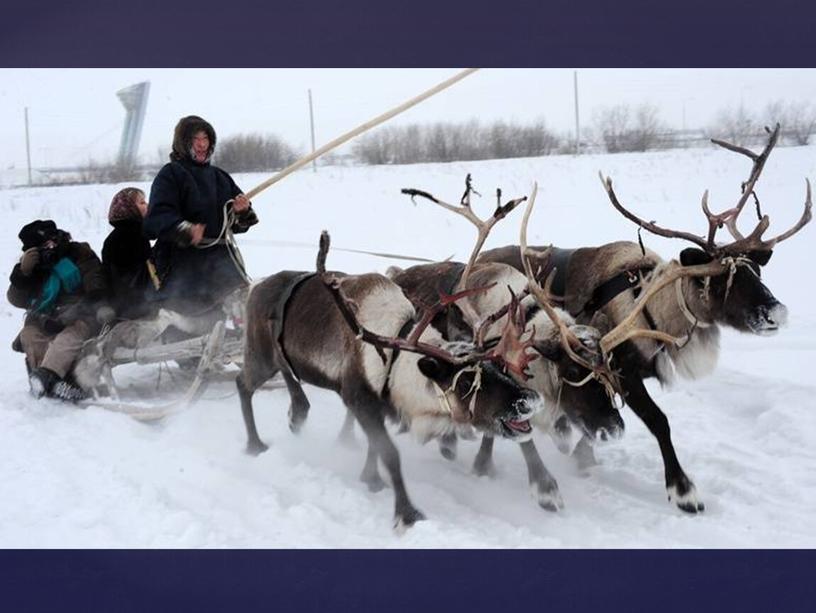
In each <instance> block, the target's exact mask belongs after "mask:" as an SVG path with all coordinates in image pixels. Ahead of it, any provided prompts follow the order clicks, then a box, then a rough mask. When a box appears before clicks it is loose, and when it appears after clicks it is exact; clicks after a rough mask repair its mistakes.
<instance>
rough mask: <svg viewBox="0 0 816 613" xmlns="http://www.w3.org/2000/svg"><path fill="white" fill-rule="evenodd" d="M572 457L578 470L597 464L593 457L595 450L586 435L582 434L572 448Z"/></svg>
mask: <svg viewBox="0 0 816 613" xmlns="http://www.w3.org/2000/svg"><path fill="white" fill-rule="evenodd" d="M572 457H573V458H574V459H575V462H576V463H577V464H578V468H579V469H580V470H586V469H587V468H591V467H592V466H597V465H598V460H596V459H595V451H594V450H593V449H592V444H591V443H590V442H589V439H588V438H587V437H586V436H582V437H581V439H580V440H579V441H578V444H577V445H575V449H573V450H572Z"/></svg>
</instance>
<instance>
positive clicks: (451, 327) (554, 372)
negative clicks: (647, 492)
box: [389, 262, 623, 510]
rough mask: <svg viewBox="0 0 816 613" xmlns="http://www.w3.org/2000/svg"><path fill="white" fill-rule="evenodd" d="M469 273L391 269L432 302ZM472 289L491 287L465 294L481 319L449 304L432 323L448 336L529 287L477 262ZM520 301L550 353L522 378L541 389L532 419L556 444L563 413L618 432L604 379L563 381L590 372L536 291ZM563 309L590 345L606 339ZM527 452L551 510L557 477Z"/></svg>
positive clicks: (415, 297)
mask: <svg viewBox="0 0 816 613" xmlns="http://www.w3.org/2000/svg"><path fill="white" fill-rule="evenodd" d="M463 270H464V264H460V263H457V262H441V263H436V264H424V265H418V266H412V267H410V268H408V269H406V270H401V269H398V268H391V269H390V270H389V276H391V278H393V279H394V281H395V282H396V283H397V284H398V285H400V287H402V288H403V290H404V291H405V293H406V295H408V296H409V297H410V298H411V300H412V301H414V302H417V303H429V302H433V301H434V300H435V299H436V297H437V295H438V294H437V292H438V291H439V290H440V289H441V290H443V291H444V292H446V293H448V292H450V288H451V287H452V286H454V285H456V284H457V283H458V281H459V275H461V273H462V272H463ZM440 285H443V286H444V285H448V287H440ZM467 286H468V288H474V287H485V288H488V287H489V289H487V290H486V291H483V292H479V293H477V294H474V295H472V296H469V297H468V298H467V299H466V300H468V304H469V307H471V308H470V309H468V310H467V313H470V314H475V316H476V317H478V321H467V315H465V314H463V312H462V311H460V310H459V307H458V306H457V305H456V304H454V305H451V306H450V307H448V309H447V310H446V312H445V313H443V314H442V316H440V317H439V318H438V319H437V320H435V322H434V325H436V326H437V327H438V328H439V329H440V330H441V331H442V333H443V335H444V336H445V337H446V338H457V337H460V338H462V337H464V338H469V339H472V338H473V336H474V334H475V332H474V331H475V330H478V328H479V326H480V324H481V321H483V320H485V319H487V318H488V317H490V316H491V315H492V314H494V313H497V312H498V311H499V310H500V309H501V308H502V307H503V306H505V304H506V303H507V300H508V298H509V296H510V291H512V292H513V293H514V294H516V295H522V293H523V292H524V291H525V289H526V287H527V278H526V277H525V275H523V274H522V273H520V272H518V271H517V270H515V269H514V268H512V267H511V266H507V265H505V264H490V263H488V264H477V265H476V266H475V267H474V268H473V270H472V271H471V273H470V275H469V277H468V279H467ZM508 288H509V289H508ZM521 306H522V309H523V312H524V313H525V314H527V318H526V324H525V334H524V336H525V338H526V337H530V336H531V335H532V336H534V338H535V339H536V341H537V343H536V345H537V346H538V347H546V348H548V350H549V351H548V352H547V355H541V356H540V359H536V360H534V361H532V362H530V364H529V365H528V367H527V374H528V376H529V378H528V379H526V380H524V381H521V382H522V384H523V385H525V386H527V387H529V388H530V389H532V390H534V391H536V392H537V393H538V394H539V395H540V396H541V398H542V400H543V407H542V410H540V411H538V412H537V413H536V414H535V415H534V416H533V418H532V422H533V423H534V424H535V425H537V426H538V427H539V428H541V429H542V430H544V431H545V432H548V433H550V434H551V435H552V436H553V438H554V440H555V441H556V444H560V445H562V446H563V445H564V444H565V441H564V440H563V439H564V429H565V425H564V424H565V423H566V422H565V411H566V416H568V418H569V419H570V420H571V421H572V422H574V423H576V424H578V425H579V426H580V428H581V429H582V430H583V431H584V432H586V433H587V434H588V435H589V436H590V437H591V438H593V439H594V438H595V437H596V436H607V435H609V436H618V435H620V434H621V433H622V430H623V422H622V420H621V419H620V416H619V414H618V412H617V410H616V409H615V408H614V407H613V406H612V404H611V401H610V399H609V397H608V396H607V394H606V392H605V390H604V388H603V387H602V386H601V385H600V384H599V383H597V382H596V381H594V380H590V381H589V382H587V383H586V384H585V385H584V386H580V387H571V386H569V385H567V384H564V382H563V379H565V378H566V379H568V380H570V381H574V382H578V381H581V380H582V379H584V378H585V377H586V375H587V374H588V371H586V370H585V369H582V368H581V367H580V366H579V365H578V364H576V363H575V362H573V361H572V360H571V359H569V358H568V357H567V356H566V355H564V352H563V349H562V346H561V340H560V338H559V332H558V329H557V328H556V327H555V325H554V324H553V322H552V321H551V320H550V318H549V317H548V316H547V315H546V313H545V312H544V311H543V310H540V309H539V308H537V307H538V304H537V302H536V299H535V298H534V297H533V296H531V295H528V296H525V297H524V298H523V299H522V301H521ZM557 313H558V316H559V317H560V318H562V319H563V320H564V321H565V322H566V323H567V325H569V326H570V327H571V329H572V330H573V332H574V333H575V334H576V335H577V336H579V337H580V338H582V340H583V341H584V342H586V343H587V344H588V345H589V346H593V345H594V346H595V347H597V342H598V340H599V338H600V335H599V334H598V332H597V330H595V329H593V328H590V327H588V326H574V325H572V324H574V320H573V318H572V317H571V316H570V315H568V314H567V313H565V312H563V311H561V310H560V309H557ZM471 316H472V315H471ZM506 320H507V315H503V316H502V317H500V318H498V319H497V320H496V321H494V322H493V323H492V324H490V325H489V327H488V328H487V329H486V331H485V334H484V340H485V341H490V340H491V339H497V338H499V337H500V336H501V333H502V330H503V329H504V327H505V325H506ZM559 420H560V421H559ZM557 423H558V427H556V424H557ZM566 428H567V429H568V428H569V426H568V425H567V426H566ZM601 433H603V434H601ZM492 443H493V441H492V437H490V435H489V434H486V435H485V439H484V440H483V442H482V447H481V448H480V451H479V453H478V455H477V456H476V460H475V462H474V472H476V473H477V474H489V473H491V472H492V471H493V464H492ZM443 449H444V448H443ZM522 453H523V454H524V457H525V461H526V462H527V468H528V476H529V480H530V485H531V489H532V493H533V495H534V497H535V498H536V500H537V502H538V503H539V505H540V506H542V507H543V508H546V509H548V510H556V509H557V508H559V507H561V506H563V502H562V500H561V496H560V493H559V492H558V486H557V483H556V480H555V478H554V477H553V476H552V475H551V474H550V473H549V471H548V470H547V469H546V468H545V466H544V464H543V462H542V461H541V459H540V457H539V456H538V452H537V451H536V449H535V445H534V443H533V441H532V440H530V441H525V442H523V443H522ZM443 455H445V454H444V452H443ZM446 457H448V456H447V455H446Z"/></svg>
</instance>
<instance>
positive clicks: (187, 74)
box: [0, 68, 816, 170]
mask: <svg viewBox="0 0 816 613" xmlns="http://www.w3.org/2000/svg"><path fill="white" fill-rule="evenodd" d="M456 72H457V70H456V69H391V70H387V69H361V68H358V69H262V70H259V69H219V70H208V69H156V68H150V69H114V70H107V69H59V70H55V69H54V70H52V69H0V142H2V144H3V146H2V147H1V148H0V170H2V169H8V168H10V167H16V168H25V165H26V151H25V124H24V108H25V107H28V109H29V131H30V142H31V158H32V159H31V163H32V166H34V167H35V168H37V167H45V166H61V165H70V164H82V163H84V162H87V160H88V159H89V158H94V159H97V160H104V159H108V158H111V157H113V156H114V155H115V154H116V151H117V149H118V146H119V140H120V137H121V132H122V127H123V123H124V117H125V111H124V108H123V106H122V104H121V103H120V101H119V100H118V98H116V95H115V93H116V91H117V90H119V89H121V88H123V87H126V86H129V85H132V84H134V83H138V82H140V81H150V96H149V100H148V104H147V114H146V117H145V125H144V128H143V132H142V138H141V144H140V148H139V155H140V158H141V159H142V160H143V161H158V160H159V155H160V153H159V152H161V157H162V159H165V158H166V154H167V152H168V151H169V146H170V142H171V138H172V131H173V126H174V125H175V123H176V121H177V120H178V119H179V117H181V116H183V115H189V114H197V115H201V116H203V117H204V118H205V119H207V120H209V121H210V122H211V123H212V124H213V125H214V127H215V130H216V132H217V133H218V135H219V137H225V136H229V135H232V134H236V133H240V132H272V133H275V134H277V135H279V136H281V137H282V138H283V139H285V140H286V141H287V142H289V143H290V144H291V145H293V146H294V147H296V148H298V149H300V150H301V151H307V150H308V149H309V114H308V94H307V90H308V89H310V88H311V90H312V95H313V98H314V109H315V124H316V132H317V136H316V140H317V143H316V144H317V146H318V147H319V146H320V145H321V144H323V143H326V142H328V141H329V140H331V139H333V138H335V137H336V136H339V135H340V134H342V133H343V132H346V131H348V130H350V129H352V128H354V127H356V126H357V125H358V124H361V123H363V122H365V121H367V120H368V119H371V118H372V117H373V116H375V115H377V114H379V113H381V112H383V111H385V110H387V109H389V108H391V107H393V106H396V105H397V104H399V103H401V102H403V101H405V100H407V99H409V98H411V97H413V96H415V95H416V94H418V93H420V92H422V91H424V90H425V89H427V88H429V87H431V86H433V85H435V84H436V83H438V82H440V81H442V80H444V79H446V78H447V77H449V76H451V75H453V74H454V73H456ZM577 74H578V91H579V114H580V121H581V126H582V128H581V129H582V131H583V130H584V129H585V128H587V127H589V126H591V124H592V120H593V117H594V116H595V115H596V113H597V111H598V109H599V108H601V107H603V106H609V105H613V104H618V103H630V104H639V103H643V102H647V103H651V104H654V105H656V106H657V107H658V108H659V109H660V113H661V118H662V119H663V121H665V122H666V123H668V124H669V125H671V126H673V127H676V128H682V127H686V128H698V127H703V126H706V125H708V124H709V123H711V122H712V121H713V120H714V117H715V115H716V112H717V111H718V110H719V109H720V108H723V107H729V106H737V105H739V104H740V103H742V104H744V105H745V106H746V108H748V109H749V110H753V111H761V110H762V109H763V108H764V107H765V105H766V104H767V103H768V102H770V101H773V100H777V99H785V100H791V101H810V100H814V101H816V70H814V69H763V70H758V69H682V70H678V69H579V70H578V71H577ZM471 118H478V119H480V120H484V121H492V120H498V119H503V120H507V121H516V122H520V123H525V122H532V121H534V120H536V119H544V121H545V122H546V124H547V125H548V126H549V127H550V128H551V129H552V130H554V131H556V132H558V133H561V134H567V133H570V134H574V130H575V112H574V97H573V70H572V69H568V68H562V69H500V68H491V69H484V70H480V71H478V72H476V73H475V74H473V75H471V76H469V77H468V78H467V79H465V80H464V81H462V82H460V83H458V84H456V85H454V86H453V87H452V88H450V89H448V90H446V91H445V92H442V93H440V94H438V95H437V96H435V97H434V98H431V99H429V100H427V101H425V102H423V103H421V104H420V105H419V106H417V107H415V108H413V109H411V110H409V111H407V112H406V113H404V114H403V115H401V116H399V117H397V118H395V119H393V120H391V122H390V123H389V124H388V125H398V124H405V123H414V122H419V123H422V122H431V121H460V120H468V119H471Z"/></svg>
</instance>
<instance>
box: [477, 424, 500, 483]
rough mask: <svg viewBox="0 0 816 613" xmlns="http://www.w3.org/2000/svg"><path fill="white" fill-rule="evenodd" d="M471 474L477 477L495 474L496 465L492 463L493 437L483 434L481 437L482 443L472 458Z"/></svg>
mask: <svg viewBox="0 0 816 613" xmlns="http://www.w3.org/2000/svg"><path fill="white" fill-rule="evenodd" d="M472 470H473V474H474V475H476V476H478V477H492V476H493V475H495V474H496V466H495V465H494V464H493V437H492V436H490V435H488V434H485V435H484V436H483V437H482V444H481V445H479V451H478V453H477V454H476V457H475V458H474V460H473V469H472Z"/></svg>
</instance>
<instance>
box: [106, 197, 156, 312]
mask: <svg viewBox="0 0 816 613" xmlns="http://www.w3.org/2000/svg"><path fill="white" fill-rule="evenodd" d="M146 214H147V200H146V199H145V193H144V192H143V191H142V190H140V189H139V188H137V187H126V188H124V189H121V190H119V191H118V192H117V193H116V195H115V196H114V197H113V200H112V201H111V204H110V208H109V209H108V222H109V223H110V225H112V226H113V230H112V231H111V233H110V234H108V236H107V238H106V239H105V243H104V244H103V246H102V266H103V268H104V269H105V274H106V275H107V278H108V284H109V286H110V303H111V306H112V307H113V308H114V309H115V310H116V315H117V316H118V317H119V318H120V319H138V318H140V317H146V316H148V315H150V314H152V312H153V311H154V310H155V309H154V308H153V307H154V305H155V303H154V302H151V301H150V300H149V298H150V297H151V295H152V294H153V293H155V291H156V289H157V288H156V287H154V283H153V277H152V275H154V274H155V267H153V261H152V251H151V248H150V241H149V240H147V238H146V237H145V235H144V232H143V230H142V222H143V220H144V216H145V215H146Z"/></svg>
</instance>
